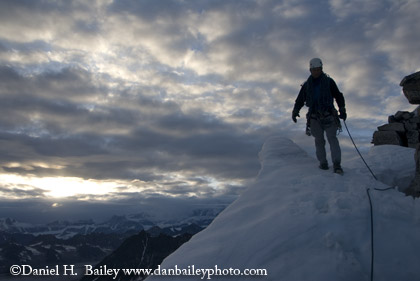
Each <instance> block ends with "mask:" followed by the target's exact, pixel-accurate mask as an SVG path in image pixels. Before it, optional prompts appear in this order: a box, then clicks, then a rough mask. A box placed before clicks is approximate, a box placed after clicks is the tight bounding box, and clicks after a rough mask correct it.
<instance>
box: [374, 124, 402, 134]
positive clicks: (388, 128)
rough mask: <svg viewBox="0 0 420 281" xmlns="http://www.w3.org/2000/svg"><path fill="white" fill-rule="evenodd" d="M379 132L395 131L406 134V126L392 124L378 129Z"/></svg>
mask: <svg viewBox="0 0 420 281" xmlns="http://www.w3.org/2000/svg"><path fill="white" fill-rule="evenodd" d="M378 130H379V131H395V132H401V133H403V132H405V128H404V124H403V123H399V122H398V123H391V124H385V125H382V126H379V127H378Z"/></svg>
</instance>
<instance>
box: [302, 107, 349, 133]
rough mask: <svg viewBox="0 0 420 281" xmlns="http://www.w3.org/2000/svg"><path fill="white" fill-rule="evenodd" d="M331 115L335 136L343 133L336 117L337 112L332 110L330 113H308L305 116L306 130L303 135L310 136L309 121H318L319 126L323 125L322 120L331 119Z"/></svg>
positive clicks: (337, 116) (338, 118)
mask: <svg viewBox="0 0 420 281" xmlns="http://www.w3.org/2000/svg"><path fill="white" fill-rule="evenodd" d="M331 115H332V116H333V117H334V122H335V124H336V126H337V136H338V135H339V134H340V133H341V132H342V131H343V128H342V126H341V122H340V117H339V115H338V112H337V110H336V109H333V110H332V112H323V113H321V112H316V113H312V112H311V111H308V113H307V114H306V130H305V133H306V135H307V136H311V135H312V133H311V119H315V120H318V121H319V122H320V123H321V124H323V123H325V122H324V120H326V119H327V118H329V117H331Z"/></svg>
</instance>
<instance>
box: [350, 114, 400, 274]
mask: <svg viewBox="0 0 420 281" xmlns="http://www.w3.org/2000/svg"><path fill="white" fill-rule="evenodd" d="M343 123H344V126H345V127H346V130H347V133H348V134H349V137H350V139H351V142H352V143H353V145H354V148H356V151H357V153H359V156H360V158H361V159H362V160H363V163H365V165H366V167H367V168H368V170H369V172H370V173H371V174H372V176H373V178H374V179H375V180H377V181H378V178H377V177H376V176H375V174H374V173H373V171H372V169H371V168H370V167H369V165H368V164H367V163H366V161H365V159H364V158H363V156H362V154H361V153H360V151H359V149H358V148H357V146H356V143H355V142H354V140H353V137H352V136H351V134H350V130H349V128H348V127H347V124H346V121H345V120H343ZM390 189H394V187H389V188H384V189H381V188H374V190H378V191H386V190H390ZM366 193H367V196H368V199H369V207H370V252H371V255H370V281H373V276H374V275H373V273H374V264H375V246H374V241H375V239H374V238H375V236H374V231H373V230H374V229H373V206H372V198H371V196H370V188H367V189H366Z"/></svg>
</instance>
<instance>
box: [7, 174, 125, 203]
mask: <svg viewBox="0 0 420 281" xmlns="http://www.w3.org/2000/svg"><path fill="white" fill-rule="evenodd" d="M0 181H1V182H2V183H3V185H4V186H5V187H6V189H8V190H11V191H14V192H15V194H16V196H10V193H7V192H2V193H3V196H5V197H6V198H9V199H13V197H16V199H17V198H22V195H23V194H24V193H28V196H29V197H33V195H34V193H35V194H38V196H39V197H49V198H57V199H60V198H66V197H72V196H79V195H104V194H108V193H113V192H117V191H118V188H119V187H120V186H121V183H120V182H116V181H112V180H106V181H104V180H101V181H99V180H93V179H87V180H86V179H83V178H78V177H36V176H30V175H29V176H22V175H15V174H1V175H0ZM0 194H1V193H0Z"/></svg>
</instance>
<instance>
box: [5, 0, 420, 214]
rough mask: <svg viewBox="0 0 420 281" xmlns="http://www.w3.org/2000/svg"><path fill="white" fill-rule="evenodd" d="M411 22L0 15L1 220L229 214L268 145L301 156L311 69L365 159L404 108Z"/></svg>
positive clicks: (345, 6)
mask: <svg viewBox="0 0 420 281" xmlns="http://www.w3.org/2000/svg"><path fill="white" fill-rule="evenodd" d="M419 11H420V1H417V0H413V1H410V0H406V1H403V0H401V1H397V0H395V1H394V0H393V1H385V0H371V1H365V0H363V1H362V0H360V1H359V0H352V1H347V0H330V1H311V0H285V1H272V0H256V1H247V0H243V1H239V0H237V1H225V0H223V1H222V0H220V1H219V0H213V1H186V0H168V1H153V0H147V1H146V0H144V1H142V0H139V1H135V0H115V1H111V0H103V1H101V0H97V1H82V0H74V1H67V0H62V1H58V0H57V1H53V0H50V1H47V0H45V1H32V0H13V1H12V0H10V1H1V2H0V111H1V113H2V114H1V117H0V142H1V145H0V196H1V201H2V207H0V212H1V213H0V217H2V216H6V215H15V216H17V215H18V214H19V215H20V216H23V214H24V213H26V214H28V213H31V214H32V215H34V214H35V215H37V214H38V213H39V214H40V215H39V217H48V218H50V215H51V214H61V215H63V216H65V215H66V214H67V215H69V214H70V213H72V210H73V213H80V212H81V210H83V211H84V212H88V210H90V209H89V206H96V207H95V208H96V210H97V212H98V213H99V212H100V213H103V212H104V211H103V210H104V209H107V210H112V211H109V212H114V211H115V210H117V209H118V210H120V212H123V211H124V210H128V209H130V211H133V208H134V209H135V207H136V206H140V205H142V204H143V206H146V205H147V204H149V206H150V204H151V203H150V202H154V203H155V204H160V205H165V203H164V202H171V203H169V204H168V205H174V204H175V205H176V204H178V203H181V204H186V202H189V204H192V203H191V202H195V203H193V204H196V203H197V204H218V203H220V202H230V200H232V199H233V198H235V197H236V196H237V195H238V194H240V192H241V190H242V189H243V186H244V185H246V184H247V182H249V181H252V180H253V179H254V178H255V176H256V175H257V174H258V170H259V161H258V151H259V150H260V149H261V146H262V144H263V143H264V140H265V139H266V138H267V137H269V136H271V135H278V134H281V135H286V136H289V137H290V138H292V139H293V140H295V141H296V142H298V143H299V144H301V145H303V146H304V147H305V148H306V149H308V151H309V152H311V149H313V148H312V146H313V139H312V138H309V137H306V136H305V135H304V129H305V120H303V119H300V120H299V122H298V123H297V124H294V123H293V122H292V121H291V110H292V107H293V104H294V100H295V98H296V96H297V93H298V91H299V88H300V85H301V84H302V82H304V81H305V80H306V78H307V77H308V75H309V71H308V62H309V60H310V59H311V58H312V57H320V58H321V59H322V60H323V61H324V71H325V72H327V73H328V74H329V75H330V76H331V77H332V78H333V79H334V80H335V81H336V82H337V84H338V87H339V88H340V90H341V91H342V92H343V93H344V96H345V98H346V104H347V112H348V115H349V117H348V122H347V124H348V125H349V127H350V128H351V130H352V132H353V135H354V136H355V138H356V141H357V142H358V143H359V144H360V145H361V146H362V147H369V146H370V141H371V137H372V133H373V131H374V130H375V129H376V127H377V126H378V125H382V124H384V123H385V122H386V121H387V117H388V115H392V114H394V113H395V112H396V111H398V110H413V109H414V108H415V107H414V106H412V105H409V104H408V102H407V100H406V99H405V98H404V96H403V95H402V91H401V88H400V86H399V82H400V81H401V79H402V78H403V77H404V76H406V75H408V74H411V73H413V72H415V71H418V70H420V65H419V62H420V52H419V51H418V50H420V39H419V33H418V32H419V30H420V18H419V17H418V12H419ZM305 111H306V110H305V109H303V110H302V112H301V113H302V114H301V115H302V116H304V114H305ZM340 140H341V143H342V146H343V150H344V151H347V150H346V149H347V148H348V151H350V149H351V148H350V142H349V140H348V136H347V135H346V134H345V133H343V134H342V135H341V136H340ZM345 155H347V154H345ZM349 155H350V154H349ZM175 202H178V203H175ZM22 204H23V205H22ZM22 206H23V207H22ZM81 206H83V207H81ZM97 206H101V207H97ZM110 206H111V207H110ZM105 207H106V208H105ZM92 208H93V207H92ZM74 210H77V212H76V211H74ZM98 210H100V211H98ZM87 216H88V215H87Z"/></svg>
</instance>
